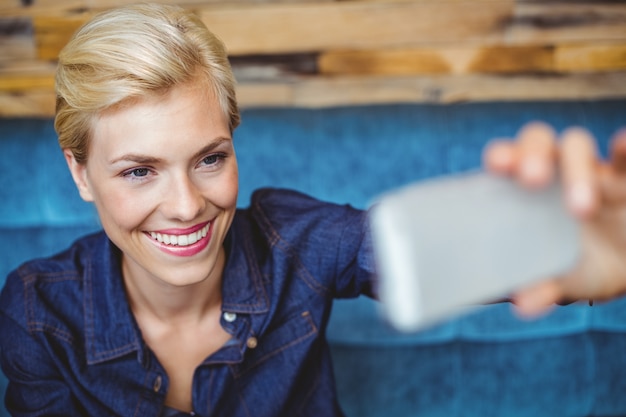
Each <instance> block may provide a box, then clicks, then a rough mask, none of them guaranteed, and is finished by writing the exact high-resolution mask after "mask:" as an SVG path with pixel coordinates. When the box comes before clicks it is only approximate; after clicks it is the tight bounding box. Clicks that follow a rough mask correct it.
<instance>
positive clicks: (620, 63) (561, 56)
mask: <svg viewBox="0 0 626 417" xmlns="http://www.w3.org/2000/svg"><path fill="white" fill-rule="evenodd" d="M555 67H556V69H557V70H558V71H562V72H593V71H596V72H598V71H615V70H626V42H625V43H615V44H586V45H585V44H583V45H581V44H577V45H559V46H557V47H556V50H555Z"/></svg>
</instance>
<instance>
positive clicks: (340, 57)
mask: <svg viewBox="0 0 626 417" xmlns="http://www.w3.org/2000/svg"><path fill="white" fill-rule="evenodd" d="M553 70H554V57H553V48H552V47H546V46H532V45H531V46H487V47H466V48H463V47H439V48H412V49H386V50H375V51H330V52H325V53H322V54H321V55H320V58H319V71H320V72H321V73H322V74H362V75H376V74H379V75H412V74H468V73H505V74H506V73H525V72H550V71H553Z"/></svg>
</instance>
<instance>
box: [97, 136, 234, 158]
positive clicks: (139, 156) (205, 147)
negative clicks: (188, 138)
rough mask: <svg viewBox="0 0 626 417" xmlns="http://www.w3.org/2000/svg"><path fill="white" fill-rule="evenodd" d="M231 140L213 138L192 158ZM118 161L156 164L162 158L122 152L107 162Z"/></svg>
mask: <svg viewBox="0 0 626 417" xmlns="http://www.w3.org/2000/svg"><path fill="white" fill-rule="evenodd" d="M231 141H232V139H231V138H227V137H219V138H217V139H216V140H214V141H213V142H211V143H209V144H208V145H206V146H204V147H203V148H202V149H200V150H199V151H198V152H196V153H195V154H194V155H193V159H196V158H199V157H200V156H202V155H204V154H206V153H208V152H211V151H213V150H214V149H216V148H218V147H220V146H221V145H222V144H223V143H225V142H231ZM118 162H134V163H137V164H158V163H159V162H162V159H161V158H157V157H154V156H150V155H142V154H135V153H128V154H124V155H122V156H119V157H117V158H114V159H112V160H111V161H110V162H109V164H110V165H115V164H116V163H118Z"/></svg>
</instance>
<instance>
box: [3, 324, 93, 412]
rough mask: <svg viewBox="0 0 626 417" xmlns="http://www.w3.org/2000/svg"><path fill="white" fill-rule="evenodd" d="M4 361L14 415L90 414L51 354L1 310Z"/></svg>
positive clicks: (9, 405) (7, 400)
mask: <svg viewBox="0 0 626 417" xmlns="http://www.w3.org/2000/svg"><path fill="white" fill-rule="evenodd" d="M0 340H1V344H0V365H1V366H2V371H3V372H4V374H5V376H6V377H7V379H8V380H9V384H8V386H7V391H6V395H5V405H6V408H7V410H8V411H9V413H11V415H12V416H29V417H30V416H32V417H34V416H52V415H55V416H56V415H63V416H82V415H88V413H87V412H86V410H82V409H81V408H80V407H79V406H78V405H77V403H76V401H75V400H74V398H73V396H72V393H71V391H70V389H69V387H68V385H67V384H65V383H64V381H63V378H62V376H61V375H60V373H59V372H58V371H57V369H56V366H55V365H54V363H53V361H52V360H51V357H50V355H49V354H48V352H46V350H45V349H44V348H43V347H42V346H41V344H40V343H39V342H38V341H37V340H35V338H34V337H33V336H32V335H31V334H29V333H28V332H27V331H26V330H25V329H24V328H22V327H21V326H19V325H18V324H17V323H16V322H15V321H13V320H12V319H11V318H10V317H8V316H7V315H6V314H4V313H3V312H0Z"/></svg>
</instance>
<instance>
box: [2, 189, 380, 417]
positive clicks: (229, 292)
mask: <svg viewBox="0 0 626 417" xmlns="http://www.w3.org/2000/svg"><path fill="white" fill-rule="evenodd" d="M225 248H226V252H227V263H226V266H225V270H224V274H223V288H222V297H223V304H222V310H223V314H222V318H221V324H222V326H223V327H224V329H225V330H226V331H227V332H229V333H230V334H231V335H232V338H231V340H230V342H228V343H226V344H225V345H224V346H222V347H221V348H220V349H219V350H218V351H216V352H215V353H213V354H212V355H210V356H209V357H207V358H206V359H205V360H204V362H202V363H201V364H199V366H198V367H197V368H196V370H195V373H194V378H193V387H192V405H193V410H194V413H193V415H197V416H228V417H238V416H255V417H265V416H268V417H269V416H281V417H282V416H286V417H291V416H315V417H319V416H324V417H332V416H340V415H342V412H341V410H340V407H339V404H338V401H337V397H336V392H335V384H334V380H333V371H332V364H331V357H330V351H329V347H328V345H327V342H326V339H325V332H326V325H327V323H328V319H329V315H330V312H331V305H332V300H333V298H337V297H356V296H358V295H359V294H367V295H370V296H371V295H374V287H375V285H374V279H373V271H374V268H373V256H372V250H371V242H370V237H369V232H368V230H367V221H366V213H365V212H362V211H359V210H356V209H353V208H351V207H349V206H339V205H334V204H328V203H322V202H319V201H317V200H315V199H312V198H309V197H306V196H304V195H302V194H299V193H296V192H291V191H285V190H271V189H265V190H260V191H258V192H256V193H255V194H254V196H253V198H252V202H251V206H250V208H248V209H245V210H238V211H237V213H236V215H235V218H234V220H233V224H232V226H231V229H230V231H229V233H228V235H227V238H226V241H225ZM120 271H121V269H120V253H119V250H118V249H117V248H116V247H115V246H114V245H113V244H112V243H111V242H110V241H109V240H108V238H107V237H106V235H105V234H104V233H103V232H101V233H98V234H95V235H91V236H87V237H85V238H82V239H80V240H78V241H77V242H76V243H75V244H74V245H73V246H72V247H70V248H69V249H68V250H66V251H65V252H62V253H61V254H59V255H56V256H54V257H52V258H49V259H40V260H34V261H30V262H28V263H26V264H24V265H22V266H21V267H20V268H18V269H17V270H16V271H14V272H13V273H11V274H10V275H9V277H8V279H7V283H6V285H5V288H4V289H3V291H2V293H1V295H0V348H1V351H0V352H1V365H2V369H3V371H4V373H5V374H6V376H7V377H8V379H9V386H8V389H7V395H6V399H5V402H6V406H7V409H8V410H9V411H10V412H11V413H12V414H13V415H17V416H22V415H28V416H39V415H63V416H96V417H97V416H113V415H115V416H141V417H146V416H155V417H157V416H159V415H160V414H161V412H162V411H163V409H164V400H165V395H166V392H167V390H168V383H169V382H168V377H167V375H166V373H165V371H164V368H163V367H162V366H161V365H160V363H159V361H158V359H157V358H156V356H155V355H154V353H152V351H151V350H150V349H149V347H148V346H147V345H146V344H145V342H144V340H143V339H142V337H141V332H140V329H139V327H138V325H137V322H136V321H135V319H134V317H133V315H132V313H131V310H130V307H129V303H128V299H127V298H126V293H125V290H124V284H123V280H122V276H121V272H120Z"/></svg>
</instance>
